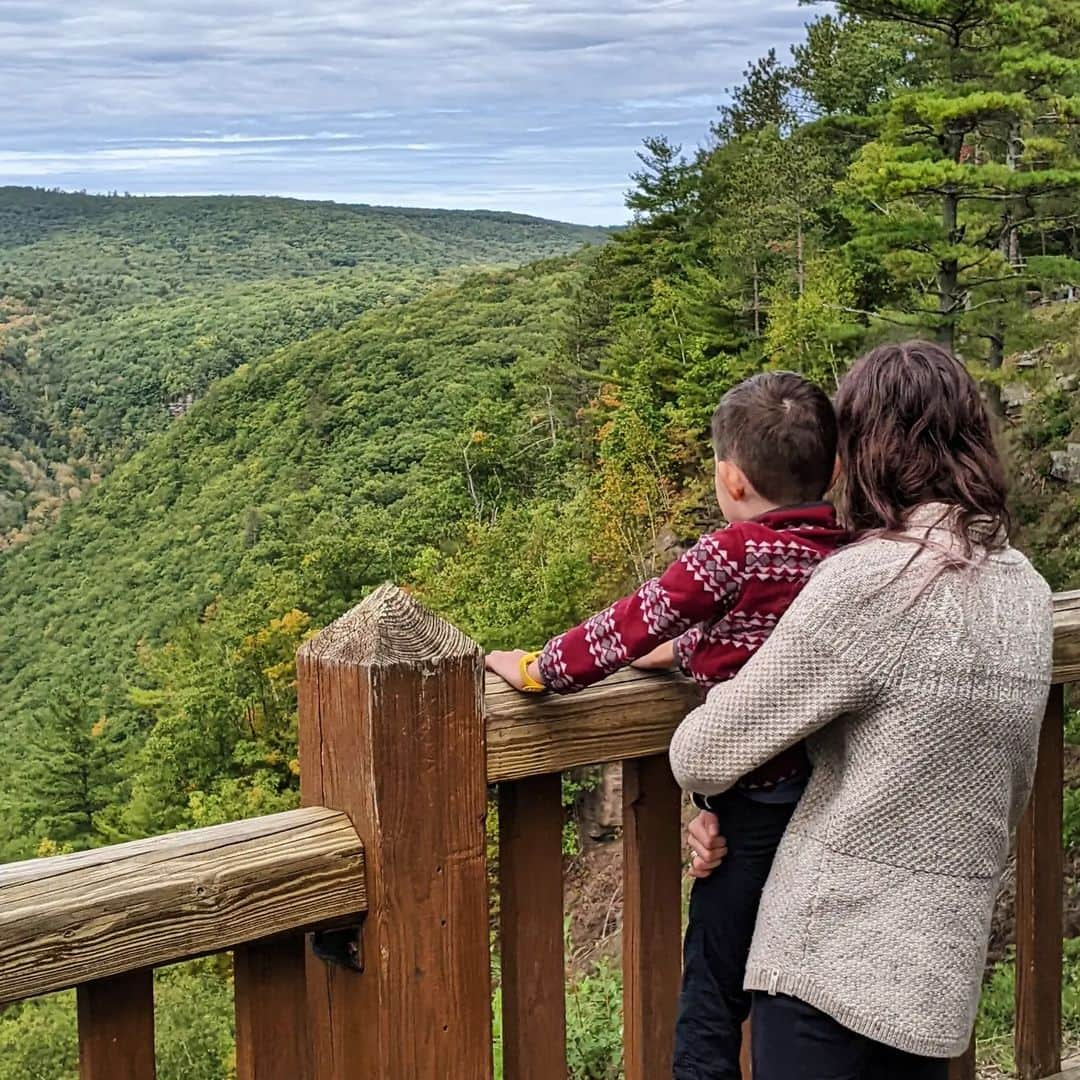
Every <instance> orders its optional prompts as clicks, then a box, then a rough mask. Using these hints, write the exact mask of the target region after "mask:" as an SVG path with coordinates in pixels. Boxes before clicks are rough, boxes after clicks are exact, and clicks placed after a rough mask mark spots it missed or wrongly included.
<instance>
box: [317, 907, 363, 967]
mask: <svg viewBox="0 0 1080 1080" xmlns="http://www.w3.org/2000/svg"><path fill="white" fill-rule="evenodd" d="M362 929H363V921H362V919H361V922H359V923H357V924H356V926H346V927H345V928H344V929H341V930H316V931H315V933H314V934H312V935H311V951H312V952H313V953H314V954H315V955H316V956H317V957H318V958H319V959H320V960H322V961H323V962H324V963H327V964H337V965H338V966H339V967H344V968H348V969H349V970H350V971H363V970H364V949H363V943H362V938H361V931H362Z"/></svg>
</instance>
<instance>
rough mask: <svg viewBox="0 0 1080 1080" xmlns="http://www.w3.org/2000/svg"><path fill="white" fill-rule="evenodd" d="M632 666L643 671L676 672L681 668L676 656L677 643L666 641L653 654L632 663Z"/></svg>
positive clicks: (647, 654) (640, 657)
mask: <svg viewBox="0 0 1080 1080" xmlns="http://www.w3.org/2000/svg"><path fill="white" fill-rule="evenodd" d="M630 666H631V667H634V668H638V669H639V670H641V671H674V670H675V669H676V668H677V667H678V666H679V661H678V659H677V657H676V656H675V642H674V641H665V642H664V644H663V645H657V646H656V648H655V649H653V651H652V652H651V653H646V654H645V655H644V656H639V657H638V658H637V659H636V660H634V661H632V662H631V664H630Z"/></svg>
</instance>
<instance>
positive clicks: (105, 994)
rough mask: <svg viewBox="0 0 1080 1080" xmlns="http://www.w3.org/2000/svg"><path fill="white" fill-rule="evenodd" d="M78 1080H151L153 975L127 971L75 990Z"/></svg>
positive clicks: (153, 1070)
mask: <svg viewBox="0 0 1080 1080" xmlns="http://www.w3.org/2000/svg"><path fill="white" fill-rule="evenodd" d="M77 997H78V1014H79V1080H154V1076H155V1073H156V1066H155V1057H154V973H153V971H152V970H151V969H150V968H141V969H139V970H138V971H129V972H126V973H125V974H123V975H117V976H115V977H114V978H111V979H102V980H101V981H100V982H92V983H84V984H83V985H82V986H80V987H79V990H78V994H77Z"/></svg>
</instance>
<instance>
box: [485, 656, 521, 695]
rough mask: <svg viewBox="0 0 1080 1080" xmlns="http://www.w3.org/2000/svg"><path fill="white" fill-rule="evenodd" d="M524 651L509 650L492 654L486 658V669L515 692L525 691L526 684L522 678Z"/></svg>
mask: <svg viewBox="0 0 1080 1080" xmlns="http://www.w3.org/2000/svg"><path fill="white" fill-rule="evenodd" d="M525 655H526V654H525V650H524V649H508V650H505V651H503V652H490V653H488V654H487V656H485V657H484V667H486V668H487V669H488V671H493V672H494V673H495V674H496V675H498V676H499V678H500V679H502V680H503V681H504V682H507V683H509V684H510V685H511V686H512V687H513V688H514V689H515V690H524V689H525V682H524V680H523V679H522V678H521V658H522V657H523V656H525Z"/></svg>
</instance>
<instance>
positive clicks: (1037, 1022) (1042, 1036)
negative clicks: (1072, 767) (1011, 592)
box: [1016, 686, 1065, 1080]
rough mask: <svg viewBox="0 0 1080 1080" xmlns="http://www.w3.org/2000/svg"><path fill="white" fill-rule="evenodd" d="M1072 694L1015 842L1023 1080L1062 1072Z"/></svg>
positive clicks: (1061, 706)
mask: <svg viewBox="0 0 1080 1080" xmlns="http://www.w3.org/2000/svg"><path fill="white" fill-rule="evenodd" d="M1064 720H1065V688H1064V687H1063V686H1055V687H1053V688H1052V689H1051V691H1050V701H1049V704H1048V705H1047V708H1046V718H1045V719H1044V720H1043V726H1042V733H1041V735H1040V737H1039V764H1038V768H1037V769H1036V771H1035V786H1034V790H1033V791H1032V795H1031V803H1030V804H1029V806H1028V808H1027V811H1026V812H1025V814H1024V817H1023V819H1022V821H1021V823H1020V828H1019V830H1018V831H1017V840H1016V1068H1017V1073H1018V1075H1019V1076H1020V1078H1021V1080H1038V1078H1040V1077H1045V1076H1052V1075H1053V1074H1054V1073H1056V1072H1058V1071H1060V1069H1061V932H1062V879H1063V876H1064V865H1063V862H1064V860H1063V855H1062V842H1061V789H1062V782H1063V779H1064V775H1063V774H1064V768H1063V758H1064V748H1063V742H1064Z"/></svg>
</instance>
